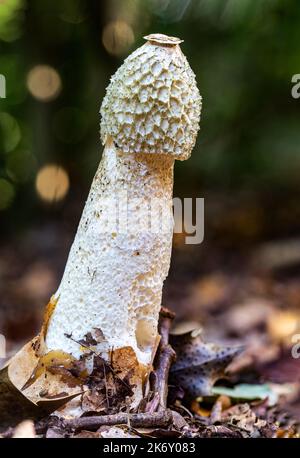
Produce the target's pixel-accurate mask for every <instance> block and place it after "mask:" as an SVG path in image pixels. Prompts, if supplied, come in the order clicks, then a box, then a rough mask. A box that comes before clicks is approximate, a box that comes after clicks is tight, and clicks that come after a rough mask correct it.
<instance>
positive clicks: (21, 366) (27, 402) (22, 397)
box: [0, 336, 81, 428]
mask: <svg viewBox="0 0 300 458" xmlns="http://www.w3.org/2000/svg"><path fill="white" fill-rule="evenodd" d="M40 348H41V343H40V337H39V336H38V337H35V338H34V339H33V340H32V341H31V342H29V343H27V344H26V345H25V346H24V347H23V348H22V349H21V350H20V351H19V352H18V353H17V354H16V355H15V356H14V357H13V358H11V360H10V361H8V363H7V364H6V366H5V367H4V368H3V369H2V370H1V371H0V424H1V427H2V428H5V427H8V426H15V425H17V424H18V423H20V422H21V421H22V420H26V419H35V418H41V417H43V416H45V415H47V414H49V413H51V412H53V411H55V410H56V409H58V408H59V407H61V406H62V405H64V404H65V403H66V402H67V401H69V400H70V399H73V398H74V397H76V396H78V394H80V393H81V388H80V387H76V388H70V387H69V386H68V385H66V384H65V383H63V382H62V381H61V380H60V377H59V376H57V375H53V374H50V373H47V377H45V375H43V376H40V377H39V378H38V379H37V380H35V381H34V382H33V383H32V384H31V386H28V388H27V389H26V390H22V388H23V387H24V385H26V382H27V381H28V380H29V379H30V377H31V375H32V374H33V372H34V370H35V369H36V367H37V365H38V362H39V350H40ZM45 393H47V396H48V398H47V397H45ZM62 393H64V395H63V396H62ZM49 397H51V398H49Z"/></svg>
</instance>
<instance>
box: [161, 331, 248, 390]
mask: <svg viewBox="0 0 300 458" xmlns="http://www.w3.org/2000/svg"><path fill="white" fill-rule="evenodd" d="M170 343H171V345H172V347H173V348H174V350H175V351H176V355H177V358H176V361H175V363H174V364H173V366H172V367H171V371H170V383H171V384H174V385H180V386H181V387H182V388H183V389H184V391H185V394H186V396H187V397H189V398H197V397H198V396H209V395H210V394H211V388H212V387H213V385H214V384H215V382H216V381H217V380H218V379H219V378H221V377H224V374H225V369H226V367H227V366H228V364H229V363H230V362H231V361H232V359H233V358H234V357H235V356H237V355H238V354H239V353H241V351H242V348H241V347H227V346H221V345H217V344H214V343H205V342H204V341H203V340H202V337H201V335H200V333H199V332H198V331H197V330H195V331H192V332H188V333H186V334H181V335H171V336H170Z"/></svg>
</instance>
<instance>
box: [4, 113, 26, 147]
mask: <svg viewBox="0 0 300 458" xmlns="http://www.w3.org/2000/svg"><path fill="white" fill-rule="evenodd" d="M20 140H21V130H20V126H19V124H18V122H17V120H16V119H15V118H14V117H13V116H11V115H10V114H8V113H0V142H1V144H2V148H3V149H4V151H5V152H6V153H9V152H10V151H12V150H13V149H14V148H15V147H16V146H17V145H18V143H19V141H20Z"/></svg>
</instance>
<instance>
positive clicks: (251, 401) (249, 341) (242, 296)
mask: <svg viewBox="0 0 300 458" xmlns="http://www.w3.org/2000/svg"><path fill="white" fill-rule="evenodd" d="M71 240H72V234H71V233H70V232H69V231H68V230H64V227H62V226H61V225H59V223H55V224H53V225H49V224H48V225H44V226H39V227H37V228H36V229H35V230H31V231H28V232H27V233H25V234H22V236H20V237H19V238H14V239H10V240H9V239H8V240H6V243H5V244H3V245H2V246H0V278H1V285H0V287H1V295H0V296H1V299H0V323H1V328H0V333H1V334H3V335H4V336H5V338H6V341H7V356H10V355H13V354H14V353H15V352H16V351H17V350H18V349H19V348H20V347H21V346H22V345H23V344H24V343H25V342H27V341H28V340H30V339H31V338H32V336H34V335H35V334H36V333H37V331H38V330H39V328H40V324H41V322H42V316H43V311H44V305H45V304H46V303H47V302H48V300H49V297H50V296H51V295H52V294H53V292H54V291H55V289H56V287H57V285H58V282H59V278H60V276H61V274H62V271H63V266H64V263H65V258H66V256H67V252H68V247H69V246H70V243H71ZM240 247H243V248H239V247H237V246H235V245H234V244H233V245H232V246H230V245H229V246H222V244H215V243H213V242H212V241H208V242H205V243H203V244H202V245H201V246H199V247H194V246H193V245H189V246H187V245H185V244H184V240H183V236H175V239H174V253H173V259H172V267H171V271H170V276H169V278H168V280H167V282H166V285H165V292H164V302H163V303H164V305H165V306H166V307H168V308H169V309H171V310H173V311H174V312H175V313H176V319H175V321H174V326H173V330H172V332H173V333H175V334H178V333H187V332H189V331H191V330H192V329H199V328H200V329H201V330H202V333H201V337H202V338H203V340H204V341H205V342H213V343H214V344H218V345H221V346H224V345H226V346H242V347H243V352H241V354H239V355H238V356H237V357H235V358H234V359H233V361H232V362H231V363H230V365H229V367H228V370H227V373H226V377H225V375H224V374H219V375H218V377H216V378H217V380H216V384H215V387H214V391H213V392H212V393H211V394H210V395H205V396H197V397H196V396H195V397H192V398H191V397H190V398H189V399H188V400H187V399H186V398H185V397H184V391H182V390H181V392H180V390H178V389H177V390H174V387H173V388H172V383H171V382H170V385H171V386H170V393H169V401H168V407H169V408H171V409H172V411H173V412H177V414H178V415H177V416H176V414H174V415H175V417H176V418H175V417H173V421H172V422H171V423H172V424H170V425H169V426H166V427H164V428H162V427H152V428H149V427H148V428H141V427H134V426H132V425H130V426H128V425H123V426H111V425H110V426H108V425H102V426H99V428H98V429H97V430H96V431H95V428H92V429H93V431H88V430H86V429H83V430H81V431H78V430H76V432H74V431H73V433H72V434H69V435H72V436H77V437H78V436H80V437H95V436H96V437H113V436H116V435H117V436H121V437H126V436H128V435H130V436H134V437H135V436H138V437H140V436H147V437H165V436H172V437H182V436H184V437H199V436H200V437H216V436H217V437H299V434H300V358H299V356H300V349H298V346H297V343H300V282H299V277H300V255H299V253H300V240H295V239H293V240H291V239H284V240H277V241H273V242H268V243H266V242H264V243H263V242H259V243H251V244H250V245H248V246H247V247H246V248H245V246H244V244H242V243H241V244H240ZM2 362H4V360H2ZM216 364H218V360H217V358H216ZM210 374H211V372H210ZM197 376H198V377H200V375H197ZM205 376H207V377H209V376H210V375H209V374H206V373H205ZM191 383H193V381H192V382H191ZM55 428H56V429H55ZM53 431H54V432H53ZM55 431H56V432H55ZM10 434H13V431H10ZM51 434H52V435H54V436H55V435H56V434H58V435H66V434H67V433H66V432H62V431H59V427H58V424H56V425H55V427H54V429H53V427H52V429H51V428H50V432H48V437H51Z"/></svg>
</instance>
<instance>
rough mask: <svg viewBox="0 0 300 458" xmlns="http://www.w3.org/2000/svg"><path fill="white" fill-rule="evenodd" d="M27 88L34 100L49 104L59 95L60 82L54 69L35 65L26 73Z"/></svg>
mask: <svg viewBox="0 0 300 458" xmlns="http://www.w3.org/2000/svg"><path fill="white" fill-rule="evenodd" d="M27 88H28V90H29V92H30V93H31V94H32V96H33V97H35V98H36V99H38V100H41V101H43V102H49V101H51V100H53V99H55V98H56V97H57V96H58V95H59V93H60V91H61V88H62V82H61V78H60V76H59V74H58V72H57V71H56V70H55V69H54V68H52V67H50V66H49V65H37V66H36V67H34V68H32V69H31V70H30V72H29V73H28V76H27Z"/></svg>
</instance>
